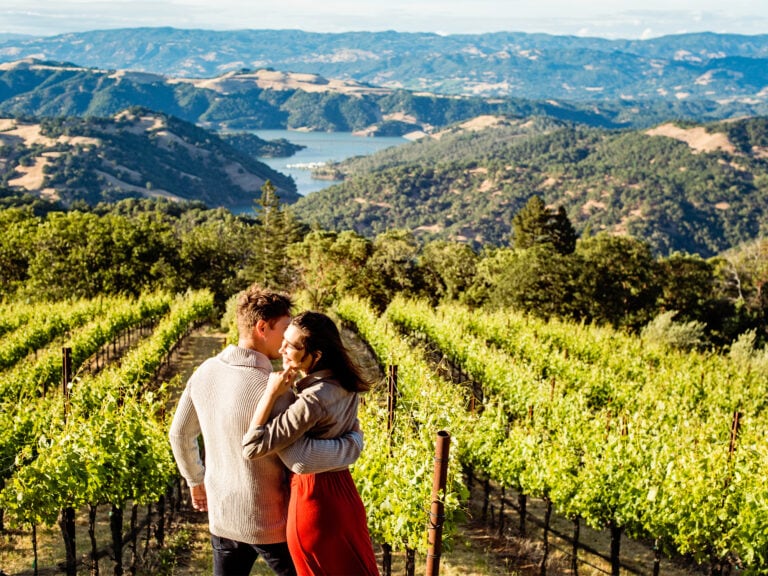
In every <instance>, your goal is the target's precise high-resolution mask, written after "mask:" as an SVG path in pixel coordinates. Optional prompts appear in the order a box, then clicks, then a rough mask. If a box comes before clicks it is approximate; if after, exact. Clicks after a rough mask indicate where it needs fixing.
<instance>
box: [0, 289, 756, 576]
mask: <svg viewBox="0 0 768 576" xmlns="http://www.w3.org/2000/svg"><path fill="white" fill-rule="evenodd" d="M212 313H213V299H212V297H211V295H210V294H209V293H208V292H204V291H203V292H194V293H188V294H186V295H185V296H183V297H182V296H171V295H168V294H164V293H152V294H146V295H144V296H142V297H140V298H137V299H130V298H116V297H113V298H106V297H105V298H100V299H97V300H85V301H76V302H66V303H61V304H57V305H50V306H45V307H35V306H32V305H24V304H21V303H10V304H5V305H2V306H0V336H1V338H2V339H1V340H0V406H2V408H0V420H2V426H0V483H1V484H0V486H1V487H2V490H1V491H0V508H2V516H0V520H1V521H0V538H3V533H4V532H7V531H8V530H10V529H14V530H24V531H25V533H28V534H29V535H30V540H29V551H30V552H29V554H30V557H32V558H33V560H32V561H31V562H30V564H29V565H30V569H29V570H28V571H26V572H24V574H37V573H43V572H42V571H43V570H47V571H46V572H45V573H49V574H53V573H56V572H57V567H52V566H47V567H45V566H38V562H37V558H36V556H37V549H36V542H35V538H36V536H35V535H36V529H37V528H38V527H40V526H55V525H58V526H59V528H60V530H61V534H62V544H61V557H60V560H59V562H58V564H59V565H60V566H59V567H58V570H59V572H61V573H63V572H66V573H68V574H75V573H76V572H77V571H78V570H80V571H82V570H87V571H90V573H92V574H93V573H98V572H99V558H104V557H105V556H108V557H109V558H111V560H112V564H113V565H114V566H110V568H109V572H112V573H115V574H121V573H123V571H124V570H126V571H130V572H131V573H140V574H142V573H152V574H160V573H163V572H162V571H161V569H160V565H159V564H158V563H159V559H160V558H162V557H163V550H164V547H167V542H166V541H165V540H164V531H165V529H166V528H169V525H168V524H166V513H167V512H168V511H169V510H172V509H173V508H174V507H177V506H179V505H180V504H179V500H181V499H182V498H183V494H182V491H181V490H180V489H179V486H180V482H179V479H178V475H177V472H176V468H175V465H174V462H173V458H172V456H171V452H170V446H169V443H168V440H167V426H168V424H169V423H170V414H169V413H168V411H167V407H168V406H169V405H170V402H169V400H170V398H171V395H170V393H171V389H173V388H175V389H176V390H178V387H179V386H181V385H182V384H181V383H180V382H178V381H176V382H164V381H163V380H162V378H159V377H158V374H159V369H160V368H161V367H162V366H163V365H164V363H167V362H168V359H169V357H170V354H171V352H172V351H173V350H174V348H175V347H176V346H177V345H178V344H179V342H180V341H181V340H182V339H183V338H184V336H185V335H186V334H187V333H188V332H189V331H190V329H191V328H192V327H193V326H195V325H196V324H199V323H200V322H204V321H207V320H209V319H210V317H211V315H212ZM334 313H335V314H336V315H337V316H338V318H339V319H340V322H341V323H343V324H344V325H346V326H347V327H349V328H352V329H353V330H354V331H355V332H356V333H357V334H358V336H359V337H360V338H361V339H362V340H363V341H364V342H365V344H366V345H367V346H368V347H369V349H370V352H371V353H372V355H373V357H374V358H375V359H376V362H377V363H378V366H379V369H380V371H381V374H382V375H384V376H383V377H382V382H381V384H380V385H379V386H377V387H376V388H375V389H374V390H373V391H372V392H370V393H369V394H366V395H365V396H364V402H363V403H362V404H361V410H360V419H361V424H362V428H363V430H364V432H365V449H364V450H363V453H362V456H361V457H360V459H359V461H358V462H357V463H356V465H355V466H354V468H353V476H354V478H355V481H356V484H357V486H358V489H359V491H360V494H361V496H362V499H363V501H364V503H365V506H366V510H367V514H368V521H369V530H370V533H371V536H372V538H373V540H374V543H375V544H376V545H377V548H379V549H380V550H382V551H383V560H382V574H384V575H386V576H388V575H389V574H391V554H392V553H394V552H398V553H404V554H405V557H406V572H407V574H413V573H414V565H415V563H416V561H417V559H418V558H424V557H425V556H426V555H427V554H428V552H429V548H428V541H427V530H426V527H427V522H428V509H429V505H430V500H431V490H432V475H433V466H434V462H433V455H434V452H435V435H436V433H437V432H438V431H446V432H448V433H449V434H450V440H451V444H450V453H449V460H448V476H447V481H446V488H445V491H444V493H443V494H442V495H441V496H442V499H441V501H442V505H443V507H444V509H443V513H444V521H443V523H442V538H443V542H444V551H443V553H444V555H446V556H449V555H450V554H451V548H452V546H453V545H454V542H455V540H456V536H457V531H458V530H459V527H460V525H461V522H462V521H463V520H464V519H465V515H466V512H467V499H468V497H469V487H470V486H475V487H476V486H484V487H485V489H486V494H487V493H488V490H489V489H490V486H495V487H498V488H499V489H501V490H502V498H501V506H502V510H501V511H499V515H498V516H497V522H498V523H502V522H503V507H504V502H505V501H504V494H505V493H506V494H509V495H512V494H514V498H515V502H514V504H515V507H516V508H517V510H518V513H519V514H520V516H521V518H522V517H523V516H524V514H525V510H526V502H528V501H531V502H532V501H533V500H534V499H535V500H536V501H538V502H544V503H545V510H546V515H545V520H544V530H543V534H544V551H545V552H544V555H543V557H542V559H541V567H540V573H541V574H545V573H546V571H547V542H548V541H547V537H548V532H549V528H550V526H549V521H550V519H551V515H553V514H556V515H559V516H560V517H563V518H566V519H567V520H568V521H569V522H570V523H571V525H572V526H573V533H572V535H571V536H570V540H571V541H572V542H573V554H572V556H573V562H572V564H571V566H570V573H577V572H578V571H579V569H580V568H579V563H578V558H579V555H580V552H579V550H580V543H579V528H580V526H582V525H585V526H587V527H590V528H593V529H598V530H605V531H606V532H607V533H609V534H610V536H611V542H612V547H611V557H610V561H611V572H612V573H613V574H617V575H618V574H619V573H620V571H621V566H622V564H621V554H622V550H621V548H620V542H621V537H622V535H625V536H631V537H632V538H635V539H640V540H643V541H647V542H651V543H654V549H655V550H656V558H657V563H656V564H655V565H654V571H655V572H656V573H659V569H660V566H661V562H662V559H663V558H667V557H670V556H671V557H676V558H683V559H685V560H686V561H687V562H689V564H690V565H691V566H692V567H693V568H696V567H698V569H700V570H702V571H704V570H708V571H709V572H710V573H711V574H729V573H736V572H738V573H740V574H768V485H766V483H765V482H764V476H765V470H768V422H767V421H766V420H767V417H766V413H765V406H766V402H768V396H767V395H766V386H767V383H768V355H767V354H766V353H765V351H759V350H758V351H756V350H753V348H752V345H751V340H750V339H749V335H747V336H745V337H744V338H742V340H740V341H738V342H737V343H736V344H734V346H733V347H732V348H731V351H730V353H729V355H718V354H714V353H693V352H691V353H683V352H679V351H672V350H669V349H666V348H663V347H661V346H656V345H654V344H653V343H652V342H647V341H643V340H642V339H640V338H637V337H629V336H626V335H624V334H622V333H620V332H616V331H613V330H608V329H600V328H596V327H592V326H584V325H577V324H572V323H570V324H569V323H561V322H555V321H549V322H545V321H542V320H536V319H534V318H531V317H528V316H526V315H523V314H520V313H517V312H512V311H504V312H496V313H482V314H480V313H478V312H477V311H472V310H470V309H468V308H466V307H463V306H460V305H441V306H439V307H436V308H435V307H432V306H430V305H428V304H427V303H425V302H421V301H414V300H406V299H404V298H400V297H396V298H395V299H394V300H393V301H392V302H391V303H390V304H389V306H388V307H387V309H386V311H385V312H384V313H378V312H376V311H375V310H374V309H373V308H372V307H371V306H370V305H369V304H368V303H367V302H365V301H363V300H359V299H354V298H345V299H343V300H342V301H340V302H339V303H337V305H336V306H335V309H334ZM62 349H64V350H65V351H67V352H65V353H62ZM62 374H66V375H67V376H66V377H65V378H64V379H63V381H62ZM139 509H141V510H144V509H146V510H147V513H146V517H145V520H144V523H143V524H142V521H141V519H139V518H138V510H139ZM83 511H85V514H86V515H87V517H88V519H89V520H88V521H89V530H88V534H89V540H90V542H89V552H88V554H86V555H85V557H78V555H77V553H76V548H75V543H74V529H73V523H74V516H75V515H76V514H78V515H82V514H83ZM104 511H108V520H107V522H108V523H109V529H108V533H109V541H107V542H105V541H98V540H97V533H98V531H97V529H96V526H95V525H96V523H97V522H98V521H99V520H98V518H102V517H103V516H104V514H103V512H104ZM124 512H128V513H129V514H128V516H129V517H130V521H129V526H128V528H127V530H126V528H125V527H124V526H123V513H124ZM484 512H485V511H484ZM522 525H523V523H522V520H521V526H522ZM140 530H145V536H144V538H143V540H144V543H145V544H144V546H145V547H144V550H143V553H142V554H139V553H138V551H139V548H140V547H137V544H136V538H137V534H138V533H139V531H140ZM150 541H152V542H153V546H154V548H153V549H152V550H150V553H148V552H147V549H148V548H150ZM166 549H167V548H166ZM166 556H167V555H166ZM125 558H127V566H125V567H124V559H125ZM153 562H154V564H153ZM172 564H173V562H172V561H171V562H170V565H172ZM101 565H102V570H104V568H103V566H104V564H103V561H102V563H101ZM3 568H6V567H4V566H2V565H0V569H3ZM6 570H7V568H6ZM168 573H172V572H168ZM551 573H555V572H551Z"/></svg>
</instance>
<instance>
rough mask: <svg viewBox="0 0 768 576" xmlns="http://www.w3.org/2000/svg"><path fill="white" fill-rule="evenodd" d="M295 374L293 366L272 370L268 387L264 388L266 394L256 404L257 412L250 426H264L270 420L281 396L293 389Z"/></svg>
mask: <svg viewBox="0 0 768 576" xmlns="http://www.w3.org/2000/svg"><path fill="white" fill-rule="evenodd" d="M295 375H296V371H295V370H294V369H292V368H288V369H287V370H283V371H282V372H272V373H271V374H270V375H269V380H267V388H266V390H264V394H262V395H261V398H260V399H259V403H258V404H257V406H256V412H254V414H253V418H252V419H251V426H250V428H254V427H255V426H264V425H265V424H266V423H267V422H269V415H270V414H271V412H272V407H273V406H274V405H275V402H276V401H277V399H278V398H280V396H282V395H283V394H285V393H286V392H288V391H289V390H290V389H291V385H292V384H293V378H294V376H295Z"/></svg>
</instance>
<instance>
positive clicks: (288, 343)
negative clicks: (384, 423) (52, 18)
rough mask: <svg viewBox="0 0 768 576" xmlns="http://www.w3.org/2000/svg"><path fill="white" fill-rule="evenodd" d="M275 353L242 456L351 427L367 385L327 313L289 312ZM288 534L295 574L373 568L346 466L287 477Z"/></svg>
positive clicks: (355, 575)
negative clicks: (289, 398)
mask: <svg viewBox="0 0 768 576" xmlns="http://www.w3.org/2000/svg"><path fill="white" fill-rule="evenodd" d="M280 353H281V354H282V357H283V371H282V372H275V373H273V374H272V375H271V376H270V378H269V382H268V383H267V389H266V391H265V392H264V395H263V396H262V398H261V400H260V401H259V404H258V406H257V407H256V412H255V414H254V416H253V420H252V421H251V426H250V429H249V430H248V432H247V433H246V435H245V436H244V438H243V454H244V455H245V456H246V457H247V458H258V457H260V456H264V455H266V454H269V453H271V452H273V451H275V450H279V449H280V448H283V447H285V446H287V445H289V444H291V443H293V442H295V441H296V440H297V439H298V438H299V437H301V436H302V435H303V434H308V435H310V436H311V437H314V438H335V437H337V436H341V435H342V434H344V433H345V432H348V431H349V430H352V429H353V428H355V427H357V426H358V423H357V407H358V402H359V393H360V392H364V391H366V390H368V389H369V388H370V384H369V383H368V382H367V381H366V380H365V378H364V377H363V376H362V374H361V372H360V369H359V368H358V367H357V366H356V364H355V363H354V362H353V361H352V360H351V358H350V357H349V354H348V353H347V351H346V349H345V348H344V345H343V343H342V342H341V336H340V334H339V330H338V328H336V324H334V322H333V320H331V319H330V318H329V317H328V316H326V315H325V314H321V313H319V312H304V313H302V314H299V315H298V316H296V317H295V318H293V320H291V323H290V325H289V326H288V328H287V329H286V331H285V335H284V337H283V343H282V346H281V348H280ZM297 375H299V376H301V378H300V379H299V380H298V381H297V382H295V385H294V379H295V377H296V376H297ZM292 386H295V389H296V399H295V401H294V402H293V403H292V404H291V405H290V406H289V407H288V408H287V409H286V410H285V411H284V412H282V413H281V414H277V415H272V416H273V417H272V418H271V419H270V415H271V412H272V408H273V406H274V404H275V401H276V400H277V398H279V397H280V396H281V395H283V394H286V393H292V392H291V387H292ZM287 540H288V548H289V550H290V552H291V557H292V558H293V561H294V563H295V564H296V571H297V574H298V575H299V576H310V575H312V576H316V575H329V576H366V575H376V576H378V574H379V572H378V568H377V566H376V556H375V555H374V552H373V546H372V544H371V538H370V536H369V534H368V525H367V522H366V517H365V508H364V507H363V502H362V500H361V499H360V495H359V494H358V492H357V488H356V487H355V484H354V481H353V480H352V475H351V474H350V472H349V468H347V467H340V468H338V469H335V470H331V471H328V472H323V473H320V474H294V475H293V476H292V478H291V497H290V503H289V505H288V525H287Z"/></svg>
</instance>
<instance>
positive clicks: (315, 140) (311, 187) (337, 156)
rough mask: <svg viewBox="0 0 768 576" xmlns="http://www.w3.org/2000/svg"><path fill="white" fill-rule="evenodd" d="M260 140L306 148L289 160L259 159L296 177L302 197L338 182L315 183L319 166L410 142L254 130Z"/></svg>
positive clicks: (330, 134)
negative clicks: (280, 140) (315, 166)
mask: <svg viewBox="0 0 768 576" xmlns="http://www.w3.org/2000/svg"><path fill="white" fill-rule="evenodd" d="M253 133H254V134H256V135H257V136H258V137H259V138H263V139H264V140H276V139H278V138H285V139H286V140H289V141H291V142H293V143H294V144H300V145H302V146H306V148H304V149H303V150H300V151H299V152H297V153H296V154H294V155H293V156H290V157H288V158H259V161H261V162H264V164H266V165H268V166H270V167H271V168H274V169H275V170H277V171H278V172H282V173H283V174H288V175H289V176H293V179H294V180H295V181H296V188H297V191H298V193H299V194H301V195H302V196H306V195H307V194H310V193H312V192H317V191H318V190H322V189H323V188H327V187H328V186H332V185H333V184H338V183H339V182H338V181H337V180H315V179H314V178H312V174H311V172H312V166H313V165H317V164H318V163H321V164H324V163H326V162H339V161H341V160H345V159H347V158H351V157H353V156H367V155H369V154H373V153H374V152H377V151H379V150H383V149H384V148H389V147H390V146H399V145H401V144H405V143H407V142H408V140H406V139H405V138H400V137H393V136H388V137H382V138H368V137H365V136H355V135H353V134H352V133H351V132H298V131H295V130H254V131H253Z"/></svg>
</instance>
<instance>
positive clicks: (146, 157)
mask: <svg viewBox="0 0 768 576" xmlns="http://www.w3.org/2000/svg"><path fill="white" fill-rule="evenodd" d="M229 139H230V142H231V144H229V143H227V141H226V140H225V139H222V138H220V137H219V136H217V135H216V134H214V133H212V132H208V131H207V130H204V129H202V128H199V127H197V126H194V125H192V124H189V123H187V122H183V121H181V120H179V119H177V118H174V117H172V116H167V115H165V114H158V113H155V112H151V111H149V110H145V109H140V108H133V109H130V110H127V111H124V112H121V113H119V114H117V115H115V116H114V117H111V118H87V119H84V118H76V117H66V118H53V119H51V118H49V119H42V120H38V121H34V120H22V119H12V118H5V119H2V118H0V185H2V186H6V187H8V188H11V189H15V190H19V191H22V192H23V191H26V192H30V193H32V194H35V195H40V196H42V197H45V198H48V199H50V200H57V201H61V202H62V203H64V204H65V205H71V204H72V203H73V202H76V201H84V202H86V203H88V204H96V203H98V202H100V201H108V202H114V201H117V200H120V199H122V198H140V197H165V198H169V199H175V200H197V201H201V202H204V203H205V204H207V205H208V206H212V207H213V206H227V207H231V208H234V207H247V208H250V207H251V206H252V205H253V203H254V201H255V200H258V198H259V197H260V195H261V187H262V186H263V185H264V183H265V181H267V180H270V181H271V182H272V183H273V184H274V185H275V186H276V187H277V188H278V191H279V194H280V196H281V197H282V198H283V200H284V201H286V202H293V201H295V200H296V199H297V198H298V194H297V193H296V185H295V183H294V181H293V180H292V179H291V178H289V177H287V176H285V175H283V174H280V173H279V172H276V171H275V170H273V169H272V168H270V167H269V166H267V165H266V164H264V163H262V162H259V161H257V160H256V159H255V158H254V156H253V155H252V153H253V151H254V148H258V149H261V148H262V147H264V146H266V147H267V148H269V149H278V150H279V149H284V148H285V143H279V142H278V143H275V144H274V146H270V145H268V144H267V143H265V142H264V141H262V140H260V139H257V138H256V137H255V136H252V135H232V136H230V137H229ZM290 149H291V148H289V150H290Z"/></svg>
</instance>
